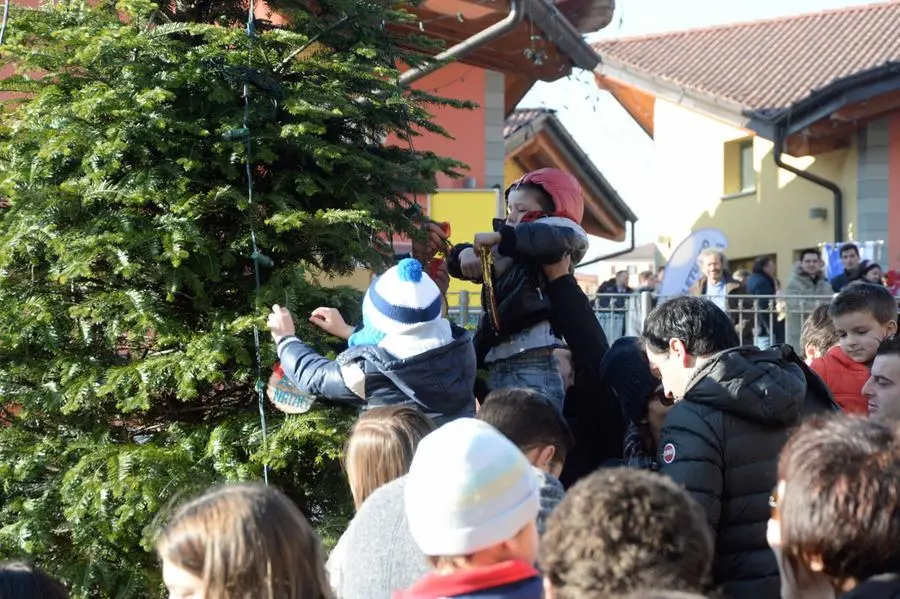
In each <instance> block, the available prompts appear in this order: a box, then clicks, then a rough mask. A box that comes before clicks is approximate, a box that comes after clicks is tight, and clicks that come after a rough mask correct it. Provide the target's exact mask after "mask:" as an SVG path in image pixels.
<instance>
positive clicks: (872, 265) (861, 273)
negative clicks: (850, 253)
mask: <svg viewBox="0 0 900 599" xmlns="http://www.w3.org/2000/svg"><path fill="white" fill-rule="evenodd" d="M876 268H877V269H878V270H882V268H881V265H880V264H878V263H877V262H872V261H871V260H863V262H862V264H860V265H859V268H858V269H857V272H856V276H857V277H858V278H860V279H862V278H863V277H865V276H866V275H867V274H869V271H870V270H875V269H876Z"/></svg>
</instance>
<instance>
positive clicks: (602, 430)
mask: <svg viewBox="0 0 900 599" xmlns="http://www.w3.org/2000/svg"><path fill="white" fill-rule="evenodd" d="M546 289H547V296H548V297H549V298H550V303H551V304H552V306H553V316H552V319H551V322H552V323H553V328H554V329H555V330H556V331H557V332H558V333H560V334H561V335H562V336H563V337H564V338H565V340H566V343H567V344H568V346H569V349H570V350H571V352H572V366H573V369H574V371H575V384H574V385H572V387H571V388H570V389H569V390H568V392H567V393H566V402H565V405H564V408H563V413H564V415H565V417H566V420H567V421H568V423H569V427H570V428H571V429H572V434H573V436H574V437H575V447H574V448H573V449H572V451H571V452H569V455H568V457H567V458H566V464H565V467H564V468H563V471H562V475H561V476H560V477H559V479H560V482H562V484H563V486H564V487H566V488H569V487H570V486H572V485H573V484H575V483H576V482H577V481H578V480H579V479H580V478H582V477H584V476H587V475H588V474H590V473H591V472H593V471H594V470H596V469H597V468H598V467H600V465H601V464H603V463H604V462H606V461H608V460H614V459H618V458H621V457H622V439H623V438H624V436H625V425H624V422H623V417H622V411H621V409H620V408H619V405H618V403H617V401H616V400H615V399H613V397H612V396H611V395H610V394H609V393H608V392H607V390H606V387H605V386H604V385H603V384H602V381H601V380H600V364H601V363H602V362H603V356H604V355H605V354H606V351H607V350H608V349H609V342H608V341H607V340H606V335H605V334H604V333H603V327H601V326H600V323H599V322H598V321H597V318H596V316H595V315H594V311H593V310H592V309H591V303H590V301H589V300H588V298H587V296H586V295H585V294H584V291H582V290H581V288H580V287H579V286H578V283H577V282H576V281H575V277H573V276H571V275H569V276H565V277H560V278H558V279H556V280H555V281H551V282H550V283H548V284H547V288H546Z"/></svg>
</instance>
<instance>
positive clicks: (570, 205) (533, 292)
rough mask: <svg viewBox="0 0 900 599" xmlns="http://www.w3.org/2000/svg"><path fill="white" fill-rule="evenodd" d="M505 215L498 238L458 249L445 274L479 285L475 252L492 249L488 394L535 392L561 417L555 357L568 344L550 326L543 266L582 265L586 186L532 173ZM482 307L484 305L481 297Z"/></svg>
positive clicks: (480, 336) (480, 349) (497, 224)
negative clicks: (493, 313)
mask: <svg viewBox="0 0 900 599" xmlns="http://www.w3.org/2000/svg"><path fill="white" fill-rule="evenodd" d="M506 207H507V217H506V219H505V220H503V219H495V221H494V231H493V232H491V233H479V234H478V235H476V236H475V244H474V246H473V245H472V244H462V245H458V246H455V247H454V248H453V251H452V252H451V256H450V260H449V261H448V263H447V266H448V268H449V271H450V274H451V275H452V276H454V277H456V278H459V279H465V280H470V281H476V282H480V281H482V267H481V259H480V258H479V256H478V253H477V251H476V248H478V247H490V248H492V250H491V251H492V254H493V272H492V279H493V286H494V293H495V298H496V302H497V312H498V316H499V330H494V326H493V325H492V324H491V321H490V318H489V316H488V314H487V313H485V314H484V315H483V316H482V318H481V322H480V323H479V326H478V331H477V333H476V335H475V349H476V352H477V354H478V360H479V364H480V365H484V366H486V367H487V370H488V387H489V388H490V389H491V390H493V389H502V388H505V387H527V388H532V389H537V390H539V391H541V392H542V393H543V394H544V395H546V396H547V397H549V398H550V399H551V401H553V403H554V405H555V406H556V407H557V409H559V410H560V411H562V407H563V402H564V400H565V388H564V385H563V381H562V377H561V376H560V374H559V370H558V368H557V364H556V358H555V357H554V354H553V350H554V349H556V348H559V347H561V346H563V345H564V343H563V341H562V339H561V338H560V337H559V336H558V335H557V334H556V332H555V331H554V330H553V327H552V325H551V324H550V300H549V299H548V298H547V296H546V294H545V293H544V288H545V285H546V281H545V280H544V274H543V271H542V270H541V266H542V265H546V264H553V263H555V262H559V261H560V260H562V259H563V258H565V257H566V256H570V257H571V259H572V265H573V266H574V265H576V264H578V262H580V261H581V259H582V258H584V254H585V252H586V251H587V248H588V236H587V233H585V231H584V229H582V228H581V218H582V216H583V214H584V200H583V198H582V195H581V186H580V185H579V184H578V180H577V179H575V177H573V176H572V175H570V174H568V173H565V172H563V171H560V170H557V169H551V168H544V169H540V170H536V171H532V172H530V173H528V174H526V175H525V176H523V177H521V178H520V179H519V180H517V181H516V182H514V183H513V184H512V185H510V187H509V188H508V189H507V190H506ZM482 305H483V306H485V305H487V304H486V301H485V298H484V297H483V298H482Z"/></svg>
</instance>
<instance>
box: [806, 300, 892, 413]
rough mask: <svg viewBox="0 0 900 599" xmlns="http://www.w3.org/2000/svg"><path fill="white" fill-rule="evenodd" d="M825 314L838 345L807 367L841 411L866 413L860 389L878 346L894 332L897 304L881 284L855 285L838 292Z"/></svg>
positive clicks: (866, 404)
mask: <svg viewBox="0 0 900 599" xmlns="http://www.w3.org/2000/svg"><path fill="white" fill-rule="evenodd" d="M828 312H829V314H830V315H831V320H832V323H833V324H834V329H835V332H836V333H837V336H838V345H837V346H835V347H832V348H831V349H829V350H828V351H827V352H826V353H825V355H824V356H822V357H821V358H816V359H814V360H813V361H812V363H811V364H810V368H811V369H812V370H813V371H815V373H816V374H818V375H819V377H821V378H822V380H823V381H824V382H825V384H826V385H828V387H829V388H830V389H831V393H832V394H833V395H834V399H835V401H836V402H837V403H838V405H839V406H841V409H843V410H844V411H845V412H848V413H851V414H868V413H869V406H868V400H867V399H866V397H865V396H863V394H862V388H863V385H865V384H866V381H867V380H868V379H869V368H870V366H871V364H872V360H874V359H875V355H876V353H877V351H878V346H879V345H880V344H881V342H882V341H884V340H885V339H887V338H889V337H893V336H894V334H895V333H896V332H897V301H896V300H895V299H894V297H893V296H892V295H891V293H890V292H889V291H888V290H887V289H886V288H885V287H884V286H882V285H873V284H872V283H854V284H852V285H848V286H847V287H844V288H843V289H842V290H841V292H840V293H839V294H838V295H837V297H835V298H834V301H833V302H832V303H831V307H830V308H829V311H828Z"/></svg>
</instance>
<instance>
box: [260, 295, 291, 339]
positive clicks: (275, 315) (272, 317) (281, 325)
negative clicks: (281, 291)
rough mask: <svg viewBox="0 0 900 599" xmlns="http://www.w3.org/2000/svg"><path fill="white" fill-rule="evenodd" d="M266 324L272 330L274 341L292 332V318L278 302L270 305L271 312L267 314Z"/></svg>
mask: <svg viewBox="0 0 900 599" xmlns="http://www.w3.org/2000/svg"><path fill="white" fill-rule="evenodd" d="M266 324H267V325H268V326H269V330H270V331H271V332H272V339H274V340H275V343H278V342H279V341H281V340H282V339H283V338H284V337H290V336H292V335H293V334H294V319H293V318H292V317H291V313H290V311H289V310H288V309H287V308H282V307H281V306H279V305H278V304H275V305H274V306H272V312H271V313H270V314H269V318H268V320H267V321H266Z"/></svg>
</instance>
